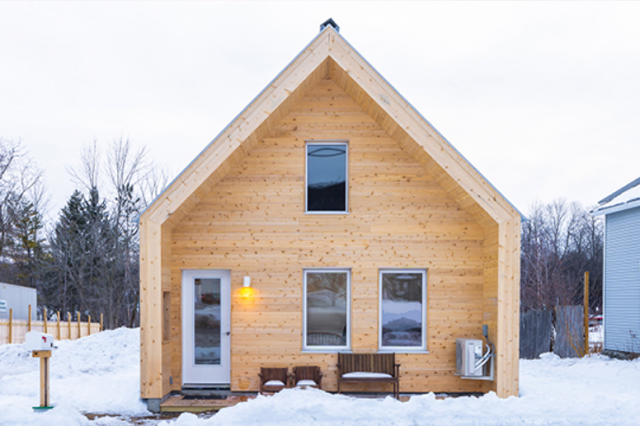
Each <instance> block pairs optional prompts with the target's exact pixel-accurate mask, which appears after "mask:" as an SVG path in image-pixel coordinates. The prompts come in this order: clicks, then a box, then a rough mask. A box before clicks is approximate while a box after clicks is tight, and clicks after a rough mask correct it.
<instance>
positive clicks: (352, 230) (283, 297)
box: [141, 28, 520, 398]
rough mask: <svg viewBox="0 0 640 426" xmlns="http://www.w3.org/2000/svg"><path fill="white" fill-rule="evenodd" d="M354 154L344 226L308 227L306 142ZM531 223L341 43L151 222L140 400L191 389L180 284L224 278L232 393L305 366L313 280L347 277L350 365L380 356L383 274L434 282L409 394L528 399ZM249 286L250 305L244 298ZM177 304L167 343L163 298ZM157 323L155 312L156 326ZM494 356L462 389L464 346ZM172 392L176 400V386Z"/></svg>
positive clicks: (147, 225)
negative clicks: (214, 273)
mask: <svg viewBox="0 0 640 426" xmlns="http://www.w3.org/2000/svg"><path fill="white" fill-rule="evenodd" d="M327 139H340V140H344V139H348V140H349V207H350V211H349V214H345V215H313V214H304V189H305V188H304V167H305V161H304V144H305V140H327ZM519 232H520V217H519V213H518V212H517V211H516V210H515V208H514V207H513V206H512V205H510V204H509V203H508V202H507V201H506V200H505V199H504V198H503V197H502V196H501V195H500V194H499V193H498V192H497V191H496V190H495V188H493V187H492V186H491V185H490V183H489V182H487V181H486V180H485V179H484V177H482V175H480V174H479V173H478V172H477V171H476V170H475V169H474V168H473V166H471V165H470V164H469V163H467V162H466V160H465V159H464V158H463V157H462V156H461V155H460V154H459V153H458V152H457V151H456V150H455V149H454V148H453V147H452V146H451V145H450V144H449V143H448V142H447V141H446V140H445V139H444V138H443V137H442V136H441V135H440V134H439V133H438V132H437V131H436V130H435V129H434V128H433V127H432V126H431V125H430V124H429V123H428V122H427V121H426V120H424V119H423V118H422V117H421V116H420V115H419V114H418V113H417V112H416V111H415V110H414V109H413V108H412V107H411V106H410V105H409V104H408V103H407V102H406V101H405V100H404V99H403V98H402V97H401V96H400V95H399V94H398V93H397V92H396V91H395V89H393V88H392V87H391V86H389V85H388V83H387V82H386V81H385V80H384V79H383V78H382V77H381V76H380V75H379V74H378V73H377V72H376V71H375V70H374V69H373V68H371V66H370V65H369V64H368V63H367V62H366V61H365V60H364V59H363V58H362V57H360V56H359V55H358V53H357V52H355V51H354V50H353V49H352V48H351V47H350V46H349V45H348V44H347V43H346V42H345V41H344V39H342V38H341V36H340V35H339V34H337V33H335V31H334V30H333V29H331V28H329V29H327V30H325V31H324V32H323V33H322V34H321V35H320V36H319V37H317V38H316V39H314V41H312V43H310V45H309V46H308V47H307V48H306V49H305V50H304V51H303V52H302V53H301V54H300V55H299V56H298V57H297V58H296V59H295V60H294V61H293V62H292V63H291V64H290V65H289V66H288V67H287V68H286V69H285V70H284V71H283V72H282V73H281V74H280V75H279V76H278V77H277V78H276V79H275V80H274V82H272V84H271V85H270V86H269V87H267V88H266V89H265V90H264V91H263V92H262V93H261V94H260V95H259V96H258V97H257V98H256V100H255V101H254V102H253V103H252V104H250V105H249V106H248V107H247V108H246V109H245V110H244V111H243V112H242V113H241V114H240V115H239V116H238V118H237V119H235V121H234V122H233V123H231V124H230V125H229V127H228V128H226V129H225V130H224V131H223V132H222V133H221V134H220V135H219V136H218V137H217V138H216V139H215V140H214V141H213V142H212V144H211V145H210V146H209V147H208V148H207V149H206V150H205V151H204V152H203V154H202V155H201V156H199V157H198V158H196V159H195V160H194V162H193V163H192V164H191V165H190V166H189V167H188V168H187V170H186V171H185V172H184V173H183V174H182V175H181V176H179V177H178V179H176V181H175V182H174V183H173V184H172V185H171V187H170V188H168V190H167V191H165V192H164V193H163V194H162V196H161V197H159V199H158V200H157V201H156V202H154V203H153V204H152V206H150V208H149V209H148V210H147V211H146V212H144V213H143V215H142V217H141V306H142V308H141V357H142V368H141V385H142V396H143V398H160V397H162V396H163V395H166V394H167V393H168V392H169V391H170V390H176V389H179V388H180V384H181V344H182V343H181V336H180V331H181V315H182V314H181V303H180V286H181V270H182V269H183V268H190V269H192V268H202V269H214V268H215V269H229V270H231V284H232V293H233V295H232V341H231V346H232V354H231V355H232V361H231V363H232V366H231V369H232V371H231V372H232V377H231V382H232V383H231V387H232V389H234V390H257V389H258V386H259V384H258V380H257V372H258V371H259V368H260V367H261V366H275V367H277V366H293V365H296V364H303V365H304V364H315V365H320V366H321V367H322V369H323V372H324V373H325V374H326V377H325V379H324V380H323V387H326V388H327V389H330V390H334V389H335V385H336V377H335V363H336V354H317V353H314V354H310V353H303V352H302V351H301V347H302V315H303V313H302V274H303V270H304V269H305V268H316V267H344V268H351V271H352V277H351V283H352V301H351V302H352V303H351V324H352V330H351V335H352V342H351V345H352V349H353V350H354V351H357V352H363V353H375V352H376V351H377V348H378V342H377V339H378V312H377V310H378V283H377V279H378V270H379V268H421V269H426V270H427V291H428V310H427V333H428V350H429V353H423V354H399V355H398V361H399V362H401V363H403V362H404V363H406V365H404V364H403V367H402V369H401V377H402V378H401V391H403V392H425V391H445V392H475V391H488V390H495V391H496V392H497V393H498V395H500V396H509V395H517V392H518V377H517V374H518V359H517V356H518V348H517V337H518V309H517V308H518V306H517V305H518V303H519V301H518V295H519V290H518V287H519V281H518V280H519V236H520V234H519ZM246 275H248V276H251V277H252V283H253V287H254V289H255V290H256V294H255V297H253V298H252V299H251V300H245V299H242V298H240V297H238V295H237V292H238V290H239V288H240V287H241V283H242V277H243V276H246ZM163 291H165V292H166V291H169V292H170V305H171V308H170V312H171V313H170V317H171V319H170V322H171V323H170V328H171V330H170V333H169V336H170V337H169V340H166V339H165V340H164V342H163V339H162V337H163V334H162V330H161V328H162V327H160V324H161V322H162V321H161V320H162V309H161V305H162V303H161V301H162V292H163ZM156 311H157V312H156ZM483 323H484V324H488V325H489V330H490V337H491V338H492V339H493V340H494V341H495V342H496V344H497V347H498V360H497V368H496V380H495V381H494V382H478V381H470V380H466V381H465V380H461V379H459V378H457V377H456V376H454V375H453V371H454V367H455V365H454V359H455V339H456V338H457V337H480V336H481V326H482V324H483ZM170 378H173V384H171V383H170Z"/></svg>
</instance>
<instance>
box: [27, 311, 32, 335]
mask: <svg viewBox="0 0 640 426" xmlns="http://www.w3.org/2000/svg"><path fill="white" fill-rule="evenodd" d="M27 331H31V305H29V318H28V319H27Z"/></svg>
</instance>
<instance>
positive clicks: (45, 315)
mask: <svg viewBox="0 0 640 426" xmlns="http://www.w3.org/2000/svg"><path fill="white" fill-rule="evenodd" d="M42 318H43V319H44V332H45V333H46V332H47V308H42Z"/></svg>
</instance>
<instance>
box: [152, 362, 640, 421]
mask: <svg viewBox="0 0 640 426" xmlns="http://www.w3.org/2000/svg"><path fill="white" fill-rule="evenodd" d="M638 383H640V360H636V361H618V360H611V359H609V358H607V357H602V356H593V357H589V358H585V359H560V358H558V357H557V356H555V355H553V354H545V355H544V356H543V357H542V359H540V360H534V361H524V360H523V361H522V362H521V396H520V398H508V399H500V398H498V397H497V396H496V395H495V394H492V393H491V394H488V395H485V396H483V397H480V398H476V397H461V398H447V399H444V400H439V399H436V396H435V395H434V394H428V395H420V396H414V397H412V398H411V399H410V400H409V401H408V402H398V401H396V400H394V399H392V398H390V397H388V398H385V399H364V398H353V397H349V396H344V395H332V394H328V393H325V392H322V391H318V390H316V389H304V390H301V389H289V390H284V391H282V392H280V393H278V394H276V395H274V396H269V397H266V396H259V397H258V398H257V399H255V400H252V401H249V402H247V403H243V404H239V405H237V406H235V407H231V408H226V409H223V410H221V411H220V412H219V413H218V414H217V415H216V416H214V417H212V418H209V419H202V418H198V417H197V416H194V415H191V414H183V415H181V416H180V417H179V418H178V420H177V421H176V422H175V423H174V422H167V421H165V422H162V423H161V425H164V426H169V425H176V426H200V425H210V426H214V425H221V426H222V425H224V426H234V425H243V426H248V425H263V426H266V425H283V424H285V425H318V426H320V425H322V426H325V425H326V426H328V425H345V426H346V425H349V426H351V425H353V426H355V425H368V426H377V425H380V426H382V425H385V426H386V425H398V426H400V425H411V426H414V425H434V426H453V425H487V426H489V425H491V426H495V425H557V426H569V425H581V426H582V425H587V426H589V425H594V426H595V425H597V426H602V425H613V424H615V425H617V426H627V425H628V426H632V425H633V426H637V425H639V424H640V404H638V401H640V387H638Z"/></svg>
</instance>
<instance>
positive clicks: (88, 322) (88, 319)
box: [87, 315, 91, 336]
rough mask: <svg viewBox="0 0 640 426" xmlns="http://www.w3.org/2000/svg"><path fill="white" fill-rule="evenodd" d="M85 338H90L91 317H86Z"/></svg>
mask: <svg viewBox="0 0 640 426" xmlns="http://www.w3.org/2000/svg"><path fill="white" fill-rule="evenodd" d="M87 336H91V315H87Z"/></svg>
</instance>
